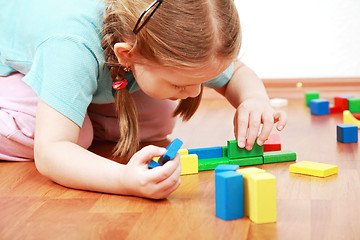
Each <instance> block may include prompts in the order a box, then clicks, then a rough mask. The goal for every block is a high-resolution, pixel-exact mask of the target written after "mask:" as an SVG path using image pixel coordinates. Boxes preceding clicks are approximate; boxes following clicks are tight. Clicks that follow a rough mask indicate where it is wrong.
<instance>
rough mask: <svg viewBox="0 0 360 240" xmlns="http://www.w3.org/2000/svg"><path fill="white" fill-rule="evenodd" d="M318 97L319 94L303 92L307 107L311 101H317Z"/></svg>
mask: <svg viewBox="0 0 360 240" xmlns="http://www.w3.org/2000/svg"><path fill="white" fill-rule="evenodd" d="M319 96H320V94H319V92H316V91H314V92H305V101H306V106H309V103H310V101H311V100H313V99H318V98H319Z"/></svg>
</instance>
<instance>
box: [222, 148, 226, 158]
mask: <svg viewBox="0 0 360 240" xmlns="http://www.w3.org/2000/svg"><path fill="white" fill-rule="evenodd" d="M222 150H223V157H227V146H223V147H222Z"/></svg>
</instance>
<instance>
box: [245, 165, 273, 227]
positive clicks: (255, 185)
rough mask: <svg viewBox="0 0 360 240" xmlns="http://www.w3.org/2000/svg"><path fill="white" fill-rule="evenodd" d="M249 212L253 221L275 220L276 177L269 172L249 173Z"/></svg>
mask: <svg viewBox="0 0 360 240" xmlns="http://www.w3.org/2000/svg"><path fill="white" fill-rule="evenodd" d="M249 186H251V191H250V196H251V198H250V212H249V217H250V219H251V220H252V221H253V222H255V223H271V222H276V217H277V216H276V215H277V213H276V212H277V210H276V178H275V176H274V175H272V174H271V173H267V172H265V173H258V174H251V175H249Z"/></svg>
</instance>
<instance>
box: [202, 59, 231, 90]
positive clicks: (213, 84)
mask: <svg viewBox="0 0 360 240" xmlns="http://www.w3.org/2000/svg"><path fill="white" fill-rule="evenodd" d="M233 73H234V63H231V64H230V66H229V67H228V68H227V69H226V70H225V71H224V72H222V73H221V74H220V75H219V76H217V77H216V78H214V79H212V80H210V81H208V82H205V83H204V86H206V87H210V88H221V87H222V86H224V85H225V84H227V83H228V82H229V81H230V79H231V76H232V75H233Z"/></svg>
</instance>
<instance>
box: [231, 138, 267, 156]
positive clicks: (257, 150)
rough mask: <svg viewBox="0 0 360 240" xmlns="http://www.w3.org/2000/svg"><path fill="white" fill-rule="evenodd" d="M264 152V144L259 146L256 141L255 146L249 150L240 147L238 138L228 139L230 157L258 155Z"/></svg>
mask: <svg viewBox="0 0 360 240" xmlns="http://www.w3.org/2000/svg"><path fill="white" fill-rule="evenodd" d="M263 153H264V148H263V146H259V145H258V144H257V143H256V141H255V143H254V146H253V148H252V149H251V150H250V151H248V150H246V149H245V148H239V147H238V143H237V140H231V141H227V156H228V157H229V158H230V159H237V158H244V157H258V156H262V155H263Z"/></svg>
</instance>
